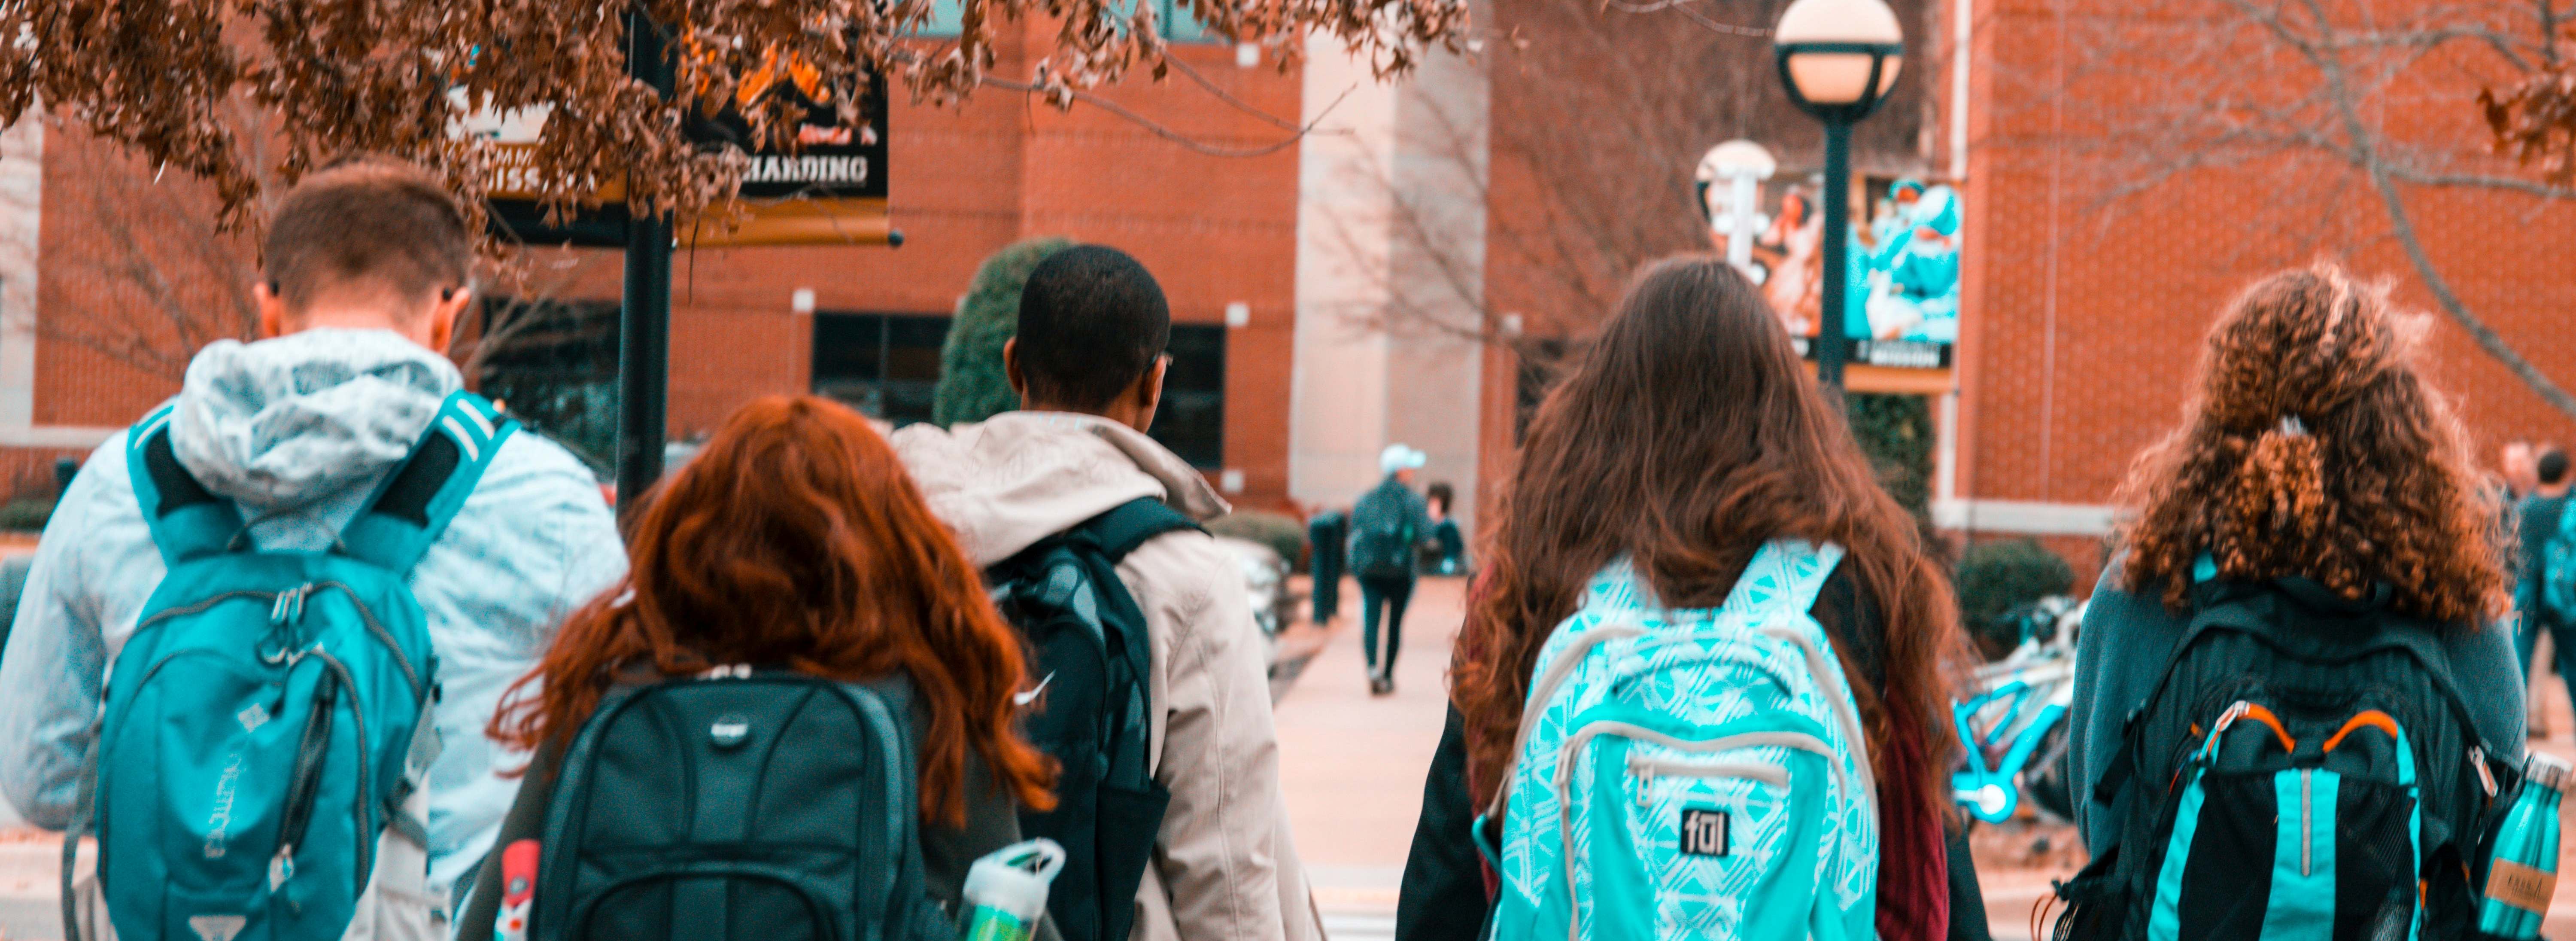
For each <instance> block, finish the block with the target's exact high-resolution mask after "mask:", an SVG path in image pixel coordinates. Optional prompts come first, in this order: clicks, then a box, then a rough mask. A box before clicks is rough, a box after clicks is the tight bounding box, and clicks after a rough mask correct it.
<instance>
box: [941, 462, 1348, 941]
mask: <svg viewBox="0 0 2576 941" xmlns="http://www.w3.org/2000/svg"><path fill="white" fill-rule="evenodd" d="M892 441H893V443H894V447H895V453H896V454H898V455H899V456H901V457H902V459H903V462H904V465H905V466H906V467H908V468H909V469H910V470H911V472H912V476H913V479H914V481H915V482H916V483H917V484H918V485H919V486H920V487H921V491H922V496H923V497H925V498H927V499H928V500H929V503H930V508H931V511H932V512H934V513H937V514H938V515H939V517H940V518H941V519H942V520H945V521H946V522H947V523H948V525H949V526H950V528H952V529H954V530H955V531H956V533H957V536H958V540H959V542H960V543H961V544H963V546H964V547H965V549H966V553H967V555H969V556H972V557H973V558H974V560H975V564H977V565H979V566H990V565H992V564H993V563H996V562H1000V561H1002V560H1003V559H1007V558H1010V557H1011V556H1012V555H1013V554H1015V553H1018V552H1019V551H1020V550H1022V549H1025V548H1028V547H1029V546H1030V545H1031V544H1033V543H1036V542H1037V541H1038V540H1040V539H1044V538H1046V537H1048V536H1052V535H1054V534H1056V533H1059V532H1062V531H1064V530H1067V529H1071V528H1073V526H1074V525H1075V524H1078V523H1081V522H1083V521H1084V520H1088V519H1090V518H1091V517H1094V516H1097V515H1099V514H1101V513H1103V512H1106V511H1108V510H1109V509H1111V508H1112V507H1116V506H1118V505H1119V504H1122V503H1126V502H1127V501H1130V500H1134V499H1136V498H1138V497H1155V498H1158V499H1161V500H1162V501H1163V502H1165V503H1167V504H1169V505H1170V506H1171V507H1172V508H1174V509H1176V510H1179V511H1181V513H1182V514H1184V515H1186V516H1188V517H1190V518H1191V519H1195V520H1205V519H1208V518H1211V517H1214V516H1216V515H1218V514H1221V513H1224V512H1225V511H1226V509H1227V507H1226V505H1225V501H1224V500H1222V499H1220V498H1218V497H1217V495H1216V492H1215V491H1213V490H1211V489H1209V487H1208V485H1207V481H1206V479H1205V478H1202V477H1200V476H1199V473H1198V471H1196V470H1194V469H1192V468H1191V467H1190V466H1189V463H1188V462H1186V461H1183V460H1181V458H1180V457H1179V456H1178V455H1175V454H1173V453H1172V452H1171V451H1169V450H1166V449H1165V448H1164V447H1163V446H1162V445H1160V444H1157V443H1155V442H1154V440H1153V439H1152V438H1148V437H1146V436H1145V435H1144V434H1143V433H1142V432H1138V431H1136V430H1135V429H1133V428H1129V427H1127V426H1125V425H1121V424H1118V423H1116V422H1111V421H1108V420H1105V419H1100V418H1095V417H1092V416H1088V415H1074V414H1066V413H1059V412H1009V413H1005V414H1002V415H997V416H994V417H993V418H992V419H991V420H989V421H986V422H983V423H981V424H968V425H959V426H956V427H954V428H951V429H947V430H944V431H943V430H941V429H939V428H937V427H935V426H931V425H912V426H909V427H906V428H903V429H900V430H898V431H896V432H895V433H894V435H893V437H892ZM1241 572H1242V569H1241V564H1240V563H1239V562H1237V561H1236V560H1235V559H1234V558H1233V557H1232V556H1230V555H1229V554H1227V552H1226V550H1225V549H1224V548H1223V547H1221V546H1219V545H1217V544H1216V541H1215V540H1214V539H1211V538H1209V537H1208V536H1207V535H1206V534H1204V533H1199V532H1191V531H1181V532H1172V533H1166V534H1164V535H1161V536H1157V537H1155V538H1154V539H1152V540H1149V541H1147V542H1146V543H1145V544H1144V545H1143V546H1141V547H1139V548H1137V550H1136V551H1135V552H1133V553H1130V554H1129V555H1128V556H1127V558H1126V559H1125V560H1124V561H1122V562H1120V563H1119V565H1118V577H1119V580H1120V581H1121V582H1123V583H1124V584H1125V585H1126V586H1127V591H1128V593H1129V594H1131V595H1133V596H1135V599H1136V604H1137V607H1139V608H1141V609H1143V610H1144V613H1145V622H1146V630H1147V634H1148V636H1149V640H1150V641H1151V644H1152V649H1153V665H1152V670H1151V675H1150V676H1149V677H1148V695H1150V696H1151V697H1152V698H1153V702H1154V705H1155V707H1156V708H1155V710H1154V714H1153V716H1152V722H1151V738H1152V749H1153V755H1154V769H1153V773H1154V779H1155V780H1156V781H1158V782H1161V783H1162V785H1163V786H1164V787H1167V788H1170V789H1171V792H1172V803H1171V808H1170V810H1169V811H1168V812H1167V813H1166V814H1165V815H1164V817H1163V829H1162V833H1161V835H1160V837H1159V839H1157V840H1156V845H1155V851H1154V862H1153V865H1152V866H1151V867H1149V868H1148V869H1147V870H1146V872H1145V883H1144V885H1143V886H1142V887H1141V888H1140V889H1139V890H1138V891H1137V899H1136V906H1137V918H1136V930H1135V933H1134V935H1133V937H1134V938H1135V939H1136V941H1180V939H1188V941H1318V939H1320V938H1321V937H1322V929H1321V927H1320V924H1319V919H1318V918H1317V916H1316V914H1315V909H1314V904H1313V899H1312V897H1311V895H1310V894H1309V892H1308V889H1307V883H1306V872H1305V867H1304V865H1303V864H1302V863H1300V862H1299V861H1298V858H1297V851H1296V848H1295V847H1294V846H1293V845H1292V844H1291V842H1290V838H1289V833H1288V814H1287V810H1286V807H1285V805H1284V804H1283V803H1282V802H1281V799H1280V793H1279V747H1278V735H1277V731H1276V729H1275V728H1274V727H1273V726H1272V724H1271V716H1270V684H1269V681H1268V679H1267V675H1266V668H1265V664H1264V663H1263V660H1264V657H1263V653H1262V646H1261V641H1260V632H1259V628H1257V627H1256V626H1255V625H1254V623H1253V620H1252V608H1251V602H1250V601H1249V600H1248V599H1247V598H1246V596H1245V594H1244V587H1243V576H1242V574H1241Z"/></svg>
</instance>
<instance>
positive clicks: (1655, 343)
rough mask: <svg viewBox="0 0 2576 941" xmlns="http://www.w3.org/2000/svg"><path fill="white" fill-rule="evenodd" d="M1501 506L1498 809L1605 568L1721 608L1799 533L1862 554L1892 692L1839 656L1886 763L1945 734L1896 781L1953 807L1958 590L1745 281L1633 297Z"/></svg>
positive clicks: (1492, 591) (1720, 268)
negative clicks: (1548, 671)
mask: <svg viewBox="0 0 2576 941" xmlns="http://www.w3.org/2000/svg"><path fill="white" fill-rule="evenodd" d="M1498 509H1499V511H1500V512H1499V513H1497V514H1495V516H1494V517H1493V518H1492V519H1491V520H1490V521H1489V522H1488V523H1487V524H1486V525H1487V526H1488V527H1489V529H1488V533H1487V537H1488V538H1487V546H1488V548H1487V551H1486V552H1485V558H1486V559H1487V569H1486V572H1485V577H1486V578H1487V579H1488V581H1486V582H1484V583H1483V584H1482V585H1480V591H1479V593H1478V595H1477V598H1476V601H1475V605H1474V609H1473V611H1472V612H1471V614H1470V617H1469V618H1468V620H1467V626H1466V630H1465V631H1464V636H1463V637H1462V638H1461V639H1460V641H1459V644H1460V648H1461V649H1462V650H1463V651H1466V652H1467V655H1465V656H1462V657H1461V658H1460V659H1459V663H1458V667H1457V676H1456V684H1455V689H1454V691H1453V693H1452V694H1451V695H1452V699H1453V701H1454V702H1455V703H1456V704H1457V707H1458V709H1459V712H1460V713H1461V714H1462V715H1463V716H1464V717H1465V718H1466V721H1467V728H1468V730H1469V731H1468V755H1469V761H1470V763H1471V765H1472V766H1473V767H1474V768H1475V769H1476V773H1475V774H1473V775H1471V778H1473V779H1474V780H1476V781H1477V782H1478V785H1479V788H1480V789H1482V790H1484V791H1485V793H1482V794H1479V795H1477V797H1478V800H1479V801H1480V802H1481V801H1484V800H1489V799H1491V797H1492V792H1491V788H1492V786H1493V785H1495V784H1496V783H1498V782H1500V781H1501V780H1502V778H1503V776H1504V769H1506V768H1508V767H1509V766H1510V764H1511V762H1512V760H1513V757H1514V756H1513V755H1511V754H1510V752H1511V746H1512V740H1513V737H1514V735H1515V734H1516V733H1517V732H1518V731H1519V728H1520V723H1521V709H1522V706H1523V703H1524V701H1525V700H1526V699H1527V698H1528V694H1529V684H1530V681H1531V678H1530V671H1531V669H1532V668H1533V666H1534V665H1535V663H1536V661H1537V659H1538V653H1539V649H1540V647H1541V645H1543V644H1545V643H1546V641H1547V638H1548V635H1549V634H1550V633H1551V632H1553V630H1554V629H1555V627H1556V625H1557V624H1558V623H1559V622H1561V621H1563V620H1564V619H1565V618H1566V617H1567V616H1568V615H1571V614H1572V613H1573V612H1574V608H1575V602H1576V600H1577V597H1578V596H1579V594H1580V593H1581V591H1582V589H1583V586H1584V585H1585V583H1586V582H1587V581H1589V580H1590V579H1591V578H1592V576H1593V574H1594V573H1596V572H1598V571H1599V570H1600V569H1601V567H1602V566H1604V565H1606V564H1608V563H1609V562H1610V561H1611V560H1613V559H1615V558H1617V557H1619V556H1621V555H1623V554H1624V555H1627V556H1629V557H1630V558H1631V559H1633V560H1634V562H1635V564H1636V567H1637V570H1638V571H1639V573H1640V574H1642V575H1643V576H1644V578H1645V580H1646V581H1647V583H1648V585H1649V586H1650V587H1651V588H1653V590H1654V592H1655V594H1656V595H1657V596H1658V597H1659V598H1661V599H1662V600H1663V601H1664V602H1665V603H1668V604H1671V605H1674V606H1676V607H1715V606H1717V605H1719V604H1721V603H1723V602H1724V600H1725V598H1726V596H1727V594H1728V593H1729V592H1730V591H1731V590H1732V589H1733V587H1734V585H1735V580H1736V578H1737V576H1739V575H1741V574H1743V571H1744V566H1745V565H1746V563H1748V562H1750V561H1752V557H1753V553H1754V552H1755V550H1757V549H1759V548H1760V547H1761V545H1762V544H1763V543H1764V542H1765V541H1768V540H1771V539H1775V538H1784V537H1785V538H1797V539H1805V540H1809V541H1813V542H1833V543H1837V544H1840V545H1841V546H1843V547H1844V549H1845V550H1846V554H1845V556H1844V561H1843V563H1842V565H1843V571H1844V572H1846V573H1848V575H1849V576H1850V577H1851V578H1852V579H1853V583H1854V587H1855V588H1856V589H1858V593H1859V595H1860V598H1861V603H1862V605H1863V606H1864V607H1869V608H1874V609H1875V610H1876V611H1877V612H1878V613H1879V615H1880V619H1881V623H1882V624H1883V625H1884V629H1885V637H1884V639H1883V641H1882V642H1881V643H1880V645H1879V651H1880V658H1879V666H1880V667H1881V668H1882V670H1881V672H1883V673H1884V674H1885V683H1884V685H1883V686H1880V687H1872V686H1871V685H1870V684H1869V683H1868V682H1866V681H1865V680H1866V678H1867V677H1868V676H1870V673H1869V672H1868V671H1863V670H1859V669H1856V668H1855V665H1854V664H1853V661H1852V660H1851V658H1850V653H1851V651H1849V650H1847V649H1844V648H1845V647H1846V646H1848V645H1837V647H1836V653H1837V655H1838V656H1841V657H1842V658H1843V662H1844V670H1845V673H1846V675H1847V676H1849V677H1850V678H1851V689H1852V695H1853V697H1854V698H1855V699H1857V700H1858V701H1859V704H1860V707H1861V714H1862V720H1863V724H1864V725H1865V726H1866V727H1867V729H1868V733H1869V745H1870V748H1871V750H1872V752H1873V753H1875V754H1888V753H1889V751H1890V743H1891V740H1892V739H1891V735H1892V730H1894V729H1897V728H1905V729H1908V730H1909V732H1910V734H1921V735H1924V736H1926V740H1925V742H1924V746H1923V752H1922V754H1924V755H1925V757H1926V760H1925V761H1924V762H1923V763H1922V764H1921V769H1922V776H1921V777H1919V778H1918V779H1916V780H1913V781H1904V782H1898V781H1887V782H1883V783H1882V787H1886V788H1897V787H1913V788H1917V789H1919V790H1920V791H1921V793H1922V796H1923V799H1924V800H1925V801H1927V804H1926V805H1925V806H1934V807H1939V806H1946V805H1947V804H1948V803H1949V786H1948V783H1947V780H1946V779H1947V776H1948V774H1949V772H1948V770H1947V769H1949V767H1950V763H1951V759H1952V754H1953V751H1954V749H1955V748H1956V745H1957V742H1956V736H1955V734H1954V733H1953V732H1952V731H1951V723H1950V722H1949V721H1948V718H1949V716H1950V693H1951V685H1950V675H1949V674H1950V670H1951V667H1952V666H1953V664H1954V663H1956V659H1955V658H1957V657H1959V656H1960V655H1961V654H1962V653H1963V652H1964V651H1965V649H1966V647H1965V642H1964V641H1963V640H1962V639H1961V637H1960V634H1959V624H1958V616H1959V615H1958V605H1957V603H1956V602H1955V601H1953V600H1952V596H1951V593H1950V585H1949V581H1948V579H1947V578H1945V577H1944V576H1943V574H1942V571H1941V569H1940V567H1939V566H1938V565H1937V564H1936V563H1935V562H1934V560H1933V558H1932V556H1931V555H1930V554H1928V553H1927V552H1926V551H1925V548H1924V544H1923V541H1922V533H1921V530H1919V529H1918V528H1917V527H1916V526H1915V522H1914V518H1913V516H1912V515H1911V514H1909V513H1907V512H1906V511H1905V508H1904V507H1902V506H1900V505H1898V504H1897V502H1896V500H1895V498H1893V497H1891V496H1889V495H1888V493H1887V491H1886V490H1885V489H1883V488H1881V487H1880V486H1879V483H1878V478H1877V476H1876V475H1875V474H1874V473H1872V472H1871V469H1870V465H1869V461H1868V459H1867V458H1865V457H1863V456H1862V454H1861V451H1860V448H1859V445H1858V444H1856V443H1855V442H1854V441H1853V439H1852V434H1851V429H1850V428H1849V427H1848V426H1847V425H1846V424H1845V423H1844V420H1843V416H1842V413H1841V410H1840V409H1839V408H1837V407H1836V405H1835V403H1834V401H1833V400H1832V399H1830V398H1828V397H1827V396H1826V395H1825V393H1824V392H1823V391H1822V390H1820V389H1819V388H1818V387H1817V385H1816V382H1815V379H1814V378H1812V377H1811V376H1810V375H1809V374H1808V373H1807V371H1806V368H1805V367H1804V365H1803V364H1802V363H1801V362H1800V361H1799V358H1798V354H1797V351H1796V349H1795V348H1794V347H1792V346H1791V345H1790V341H1789V334H1788V332H1787V331H1786V330H1784V329H1782V328H1781V326H1780V318H1779V317H1778V316H1777V315H1775V314H1773V313H1772V311H1771V308H1770V306H1769V305H1768V304H1765V303H1763V301H1762V296H1761V295H1760V294H1759V293H1756V291H1755V289H1754V287H1753V285H1752V284H1751V283H1750V282H1748V281H1746V280H1745V279H1744V276H1743V275H1742V274H1739V273H1737V272H1736V271H1735V269H1734V268H1732V267H1730V266H1728V265H1727V264H1725V263H1724V262H1722V261H1719V260H1717V259H1714V258H1709V257H1705V256H1689V257H1682V258H1674V259H1669V260H1666V261H1663V262H1659V263H1657V264H1655V265H1654V266H1653V267H1651V268H1649V269H1647V270H1646V271H1645V273H1644V274H1643V275H1642V276H1641V277H1639V278H1638V279H1637V280H1636V282H1635V283H1633V284H1632V285H1631V286H1630V287H1629V288H1628V294H1627V296H1626V298H1625V299H1623V300H1621V301H1620V303H1619V310H1618V312H1617V313H1616V314H1615V315H1613V316H1612V317H1611V318H1610V320H1609V322H1608V323H1607V324H1606V325H1604V326H1603V328H1602V332H1601V336H1600V338H1599V340H1597V341H1596V342H1595V343H1593V344H1592V347H1591V349H1589V350H1588V351H1587V352H1586V353H1585V354H1584V355H1583V357H1582V360H1581V362H1580V364H1579V365H1577V366H1576V367H1575V368H1574V369H1573V371H1572V372H1571V373H1570V374H1569V375H1567V376H1566V378H1565V379H1564V380H1563V382H1561V383H1560V384H1559V385H1558V386H1557V387H1556V389H1555V390H1554V391H1552V392H1550V393H1548V396H1547V398H1546V400H1545V401H1544V402H1542V403H1540V405H1539V407H1538V414H1537V415H1536V417H1534V418H1533V419H1532V420H1531V421H1530V425H1529V433H1528V437H1527V439H1526V441H1525V443H1524V444H1523V446H1522V451H1521V455H1520V466H1519V467H1518V469H1517V470H1516V471H1515V472H1514V473H1513V474H1512V476H1511V478H1510V480H1509V481H1508V483H1507V484H1506V486H1505V487H1504V489H1503V492H1502V497H1501V499H1500V501H1499V503H1498Z"/></svg>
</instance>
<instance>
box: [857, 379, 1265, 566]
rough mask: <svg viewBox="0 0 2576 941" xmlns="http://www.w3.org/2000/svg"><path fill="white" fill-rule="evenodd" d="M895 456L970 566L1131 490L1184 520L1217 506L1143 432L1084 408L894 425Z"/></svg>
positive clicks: (1182, 465) (1211, 513) (1193, 474)
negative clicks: (943, 425)
mask: <svg viewBox="0 0 2576 941" xmlns="http://www.w3.org/2000/svg"><path fill="white" fill-rule="evenodd" d="M891 440H892V441H893V443H894V449H895V453H896V454H897V455H899V456H901V457H902V458H903V463H904V466H905V467H906V468H907V469H909V470H910V471H911V472H912V479H913V482H914V483H915V484H916V485H918V486H919V487H920V488H921V492H922V496H923V497H924V498H925V499H927V500H929V502H930V509H931V512H933V513H935V514H937V515H938V516H939V518H940V519H941V520H944V521H946V522H947V523H948V525H949V528H951V529H953V530H955V531H956V533H957V538H958V540H959V541H960V542H961V543H963V544H964V546H965V549H966V554H967V555H968V556H971V557H973V558H974V560H975V564H976V565H979V566H984V565H991V564H993V563H995V562H999V561H1002V560H1003V559H1007V558H1010V557H1011V556H1012V555H1014V554H1016V553H1018V552H1019V551H1020V550H1022V549H1026V548H1028V547H1029V546H1030V545H1031V544H1033V543H1035V542H1037V541H1038V540H1040V539H1044V538H1046V537H1048V536H1052V535H1055V534H1056V533H1060V532H1063V531H1065V530H1067V529H1071V528H1073V526H1074V524H1077V523H1080V522H1082V521H1084V520H1087V519H1090V518H1092V517H1094V516H1098V515H1100V514H1101V513H1103V512H1106V511H1108V510H1109V509H1110V508H1112V507H1115V506H1117V505H1119V504H1121V503H1125V502H1127V501H1129V500H1133V499H1136V498H1137V497H1156V498H1159V499H1161V500H1162V501H1163V502H1164V503H1167V504H1170V505H1171V507H1172V508H1173V509H1175V510H1179V511H1181V513H1182V514H1183V515H1185V516H1188V517H1189V518H1191V519H1194V520H1202V521H1204V520H1207V519H1209V518H1211V517H1215V516H1218V515H1221V514H1223V513H1225V512H1226V511H1227V509H1228V507H1227V506H1226V503H1225V500H1224V499H1223V498H1221V497H1218V496H1217V495H1216V491H1215V490H1214V489H1213V488H1210V487H1209V486H1208V484H1207V478H1205V477H1201V476H1199V472H1198V471H1197V470H1196V469H1195V468H1192V467H1191V466H1190V465H1189V462H1188V461H1184V460H1182V459H1181V457H1180V455H1177V454H1173V453H1172V452H1171V451H1170V450H1169V449H1167V448H1165V447H1163V446H1162V445H1161V444H1160V443H1157V442H1156V441H1155V440H1154V439H1152V438H1149V437H1146V436H1145V434H1144V433H1143V432H1140V431H1137V430H1136V429H1133V428H1129V427H1127V426H1125V425H1122V424H1119V423H1117V422H1113V421H1109V420H1107V419H1103V418H1097V417H1093V416H1090V415H1076V414H1070V413H1065V412H1005V413H1003V414H1000V415H996V416H993V417H992V418H991V419H990V420H987V421H984V422H981V423H977V424H968V425H958V426H956V427H954V428H949V429H945V430H942V429H940V428H939V427H937V426H935V425H928V424H920V425H910V426H906V427H904V428H901V429H898V430H897V431H895V433H894V434H893V436H892V438H891Z"/></svg>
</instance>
